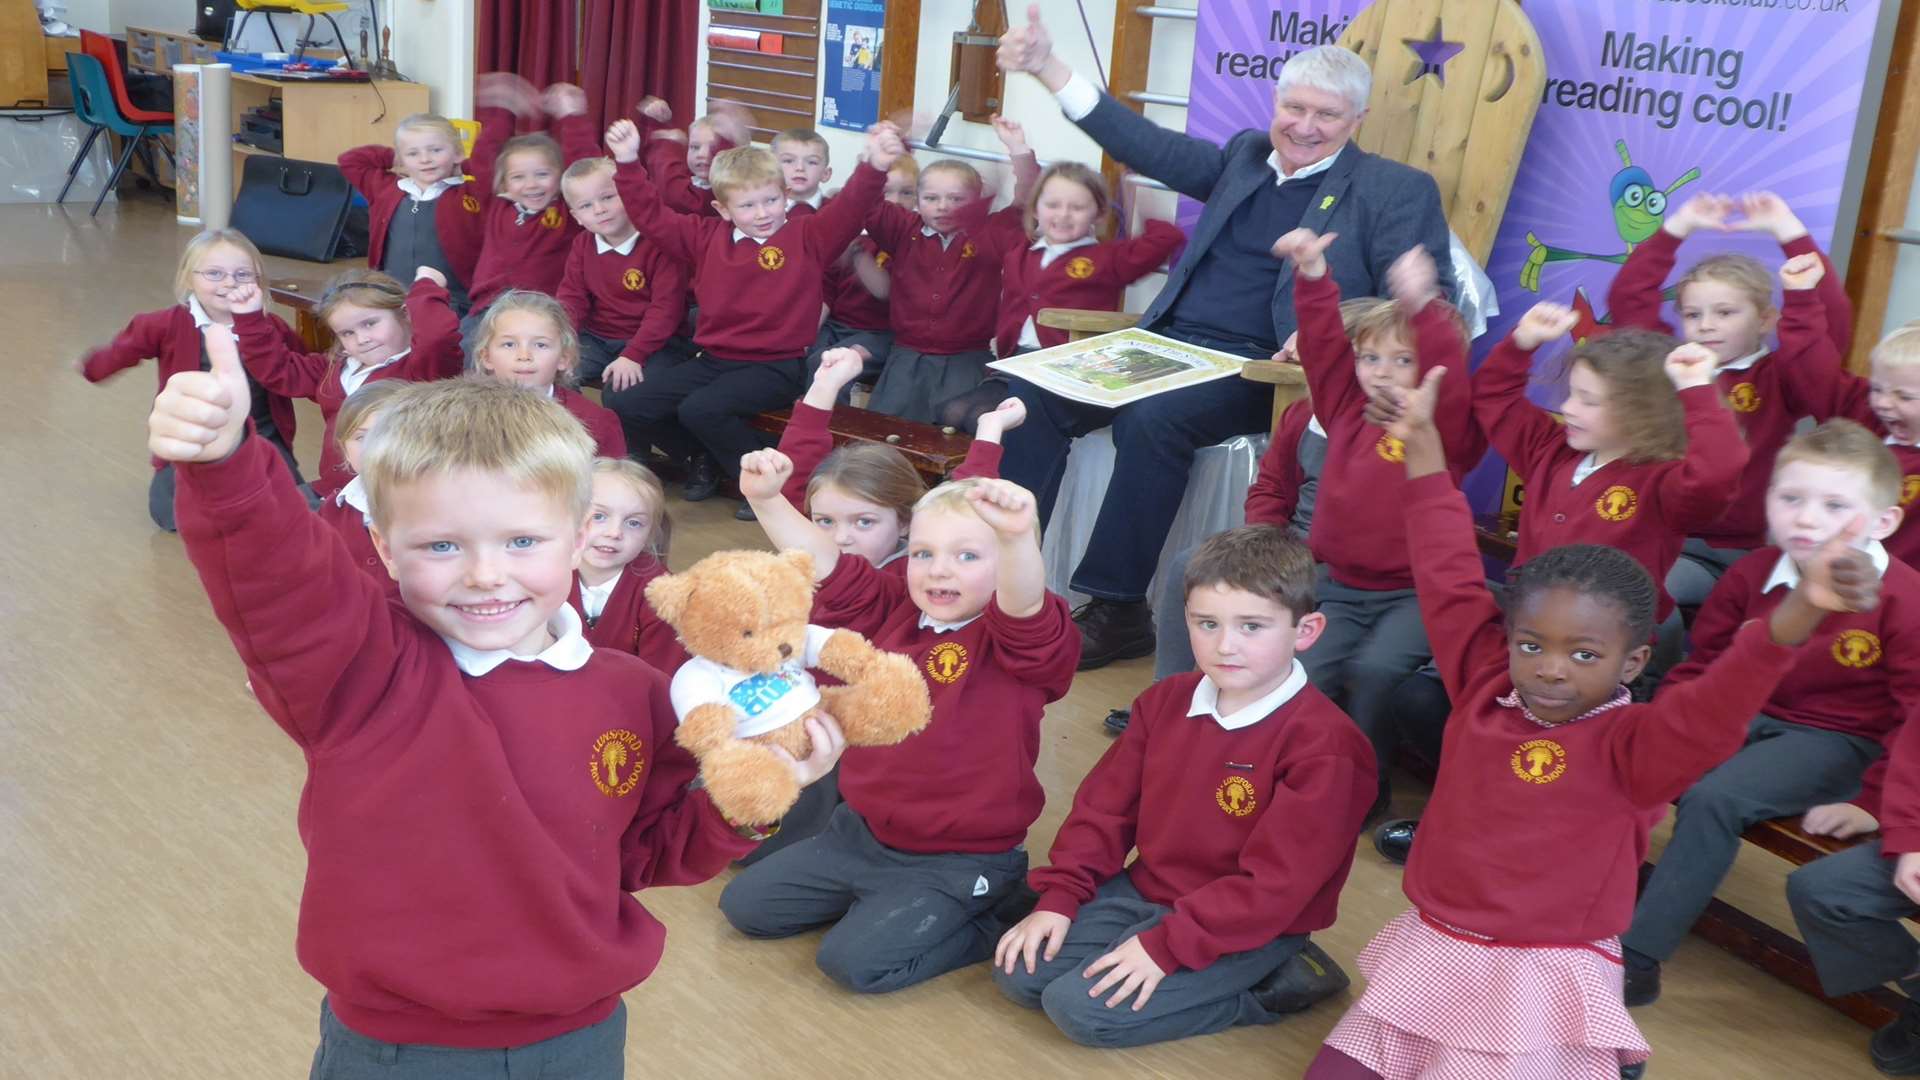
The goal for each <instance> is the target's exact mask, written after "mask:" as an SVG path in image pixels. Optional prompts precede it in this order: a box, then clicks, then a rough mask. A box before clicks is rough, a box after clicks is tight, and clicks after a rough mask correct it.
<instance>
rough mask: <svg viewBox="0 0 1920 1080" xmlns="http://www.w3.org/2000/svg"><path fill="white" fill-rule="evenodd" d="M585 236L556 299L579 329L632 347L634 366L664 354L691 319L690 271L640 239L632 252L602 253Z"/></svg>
mask: <svg viewBox="0 0 1920 1080" xmlns="http://www.w3.org/2000/svg"><path fill="white" fill-rule="evenodd" d="M598 240H599V237H597V236H595V235H593V234H592V233H590V232H586V231H584V230H583V231H582V232H581V233H580V234H579V235H578V236H575V237H574V238H573V247H572V249H571V250H569V251H568V252H567V268H566V270H565V272H564V273H563V274H562V275H561V277H560V291H559V292H557V293H555V294H554V298H555V299H557V300H559V301H560V304H561V306H563V307H565V308H566V309H567V317H568V318H570V319H572V320H573V325H574V326H575V327H576V328H577V329H581V330H585V331H586V332H588V333H590V334H597V335H599V336H600V337H603V338H608V339H610V340H613V341H624V342H626V343H627V351H626V353H625V354H624V355H625V356H626V357H627V359H629V360H632V361H633V362H634V363H636V364H637V363H640V362H641V361H643V360H645V359H646V358H647V357H649V356H652V355H653V354H654V353H656V352H658V351H660V347H661V346H663V345H665V344H666V343H667V339H668V338H670V337H672V336H673V333H674V331H676V330H678V329H680V320H681V319H684V318H686V315H687V268H686V266H685V264H683V263H681V262H680V261H679V260H678V259H674V258H670V257H668V255H667V253H666V252H664V251H661V250H660V246H659V245H658V244H655V243H653V242H651V241H649V240H648V239H647V238H646V237H644V236H635V238H634V241H633V250H632V251H630V252H628V253H627V254H625V255H622V254H620V252H618V251H604V252H603V251H601V250H600V249H599V247H598V246H597V244H596V241H598Z"/></svg>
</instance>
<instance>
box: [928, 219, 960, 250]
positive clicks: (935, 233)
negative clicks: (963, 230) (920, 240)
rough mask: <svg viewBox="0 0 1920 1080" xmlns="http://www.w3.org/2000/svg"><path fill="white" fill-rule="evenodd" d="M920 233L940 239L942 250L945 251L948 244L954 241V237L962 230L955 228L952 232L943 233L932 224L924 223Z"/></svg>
mask: <svg viewBox="0 0 1920 1080" xmlns="http://www.w3.org/2000/svg"><path fill="white" fill-rule="evenodd" d="M920 235H921V236H931V237H933V238H934V239H936V240H938V241H940V250H941V251H945V250H947V245H948V244H951V243H953V238H954V237H956V236H959V235H960V230H959V229H955V230H953V231H952V232H950V233H943V232H940V231H939V230H938V229H935V228H934V227H933V226H931V225H922V226H920Z"/></svg>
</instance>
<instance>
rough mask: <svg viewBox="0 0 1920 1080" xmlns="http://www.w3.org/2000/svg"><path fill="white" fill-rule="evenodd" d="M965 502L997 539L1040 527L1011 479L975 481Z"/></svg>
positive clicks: (1028, 498) (1028, 499)
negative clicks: (996, 535)
mask: <svg viewBox="0 0 1920 1080" xmlns="http://www.w3.org/2000/svg"><path fill="white" fill-rule="evenodd" d="M789 467H791V466H789ZM967 502H968V504H969V505H971V506H972V507H973V512H974V513H976V514H979V515H980V520H981V521H984V522H986V523H987V527H988V528H990V529H992V530H993V531H994V532H995V533H996V534H998V536H999V537H1000V539H1001V540H1010V539H1013V538H1014V537H1018V536H1024V535H1026V534H1029V533H1032V532H1035V531H1037V530H1038V529H1039V528H1040V516H1039V514H1038V513H1037V512H1036V510H1035V507H1036V505H1037V504H1036V503H1035V500H1034V497H1033V492H1031V491H1028V490H1027V489H1026V488H1023V487H1021V486H1020V485H1019V484H1016V483H1014V482H1013V481H1011V480H981V481H978V482H977V483H976V485H975V486H974V488H973V489H972V490H971V491H968V492H967Z"/></svg>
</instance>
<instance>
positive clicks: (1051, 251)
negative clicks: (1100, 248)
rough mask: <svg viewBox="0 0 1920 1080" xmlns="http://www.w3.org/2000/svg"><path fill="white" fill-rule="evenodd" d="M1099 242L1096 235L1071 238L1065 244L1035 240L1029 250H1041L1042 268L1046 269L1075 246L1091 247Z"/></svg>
mask: <svg viewBox="0 0 1920 1080" xmlns="http://www.w3.org/2000/svg"><path fill="white" fill-rule="evenodd" d="M1099 242H1100V240H1099V238H1098V237H1094V236H1083V237H1081V238H1080V239H1078V240H1069V241H1067V242H1066V243H1064V244H1050V243H1048V242H1047V241H1045V240H1035V241H1034V242H1033V243H1032V244H1031V245H1030V246H1028V248H1027V250H1028V251H1038V252H1040V268H1041V269H1042V270H1044V269H1046V268H1047V267H1049V266H1052V265H1053V260H1055V259H1057V258H1059V257H1060V256H1062V255H1065V254H1066V253H1067V252H1069V251H1072V250H1074V249H1075V248H1083V247H1091V246H1092V245H1094V244H1097V243H1099Z"/></svg>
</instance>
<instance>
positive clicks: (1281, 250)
mask: <svg viewBox="0 0 1920 1080" xmlns="http://www.w3.org/2000/svg"><path fill="white" fill-rule="evenodd" d="M1339 238H1340V234H1339V233H1327V234H1325V235H1324V236H1323V235H1320V234H1318V233H1315V232H1314V231H1313V230H1312V229H1294V230H1293V231H1291V232H1288V233H1286V234H1284V235H1282V236H1281V237H1280V239H1278V240H1275V241H1274V242H1273V257H1274V258H1276V259H1292V260H1293V266H1294V270H1295V271H1296V272H1297V273H1299V275H1300V276H1301V277H1304V278H1322V277H1325V276H1326V275H1327V246H1328V245H1330V244H1332V243H1333V242H1334V241H1335V240H1338V239H1339Z"/></svg>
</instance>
